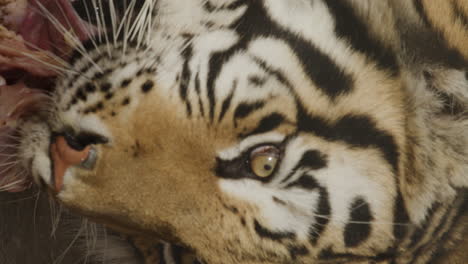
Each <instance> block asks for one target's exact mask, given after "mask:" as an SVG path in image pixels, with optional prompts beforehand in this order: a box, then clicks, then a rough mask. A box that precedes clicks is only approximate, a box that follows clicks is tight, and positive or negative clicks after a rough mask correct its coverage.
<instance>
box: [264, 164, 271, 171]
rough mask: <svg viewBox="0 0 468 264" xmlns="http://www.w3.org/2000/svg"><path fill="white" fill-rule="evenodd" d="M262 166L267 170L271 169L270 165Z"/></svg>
mask: <svg viewBox="0 0 468 264" xmlns="http://www.w3.org/2000/svg"><path fill="white" fill-rule="evenodd" d="M263 168H264V169H265V170H267V171H269V170H271V166H270V165H264V166H263Z"/></svg>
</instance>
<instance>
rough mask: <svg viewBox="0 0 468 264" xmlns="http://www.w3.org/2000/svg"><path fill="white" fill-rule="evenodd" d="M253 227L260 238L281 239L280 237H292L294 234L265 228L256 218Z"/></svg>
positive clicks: (294, 236)
mask: <svg viewBox="0 0 468 264" xmlns="http://www.w3.org/2000/svg"><path fill="white" fill-rule="evenodd" d="M254 228H255V232H256V233H257V235H259V236H260V237H262V238H267V239H271V240H281V239H294V238H296V234H294V233H293V232H275V231H271V230H269V229H267V228H266V227H264V226H262V225H261V224H260V223H259V222H258V221H257V220H256V219H255V220H254Z"/></svg>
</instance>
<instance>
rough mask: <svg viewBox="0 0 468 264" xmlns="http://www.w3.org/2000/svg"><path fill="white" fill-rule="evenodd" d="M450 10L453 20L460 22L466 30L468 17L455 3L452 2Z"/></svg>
mask: <svg viewBox="0 0 468 264" xmlns="http://www.w3.org/2000/svg"><path fill="white" fill-rule="evenodd" d="M452 9H453V13H454V16H455V19H456V20H458V21H460V22H461V23H462V24H463V26H464V27H465V28H468V16H467V14H466V13H465V12H464V9H463V8H462V7H461V6H460V5H459V4H458V2H457V1H452Z"/></svg>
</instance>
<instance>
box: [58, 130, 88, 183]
mask: <svg viewBox="0 0 468 264" xmlns="http://www.w3.org/2000/svg"><path fill="white" fill-rule="evenodd" d="M89 149H90V146H86V147H85V148H84V149H83V150H82V151H78V150H75V149H73V148H71V147H70V146H69V145H68V143H67V141H66V140H65V138H64V137H62V136H60V137H57V138H56V139H55V142H53V143H52V144H51V146H50V154H51V158H52V161H53V164H54V171H53V177H54V183H55V186H54V187H55V191H56V192H60V191H61V190H62V187H63V178H64V176H65V171H66V170H67V169H68V168H69V167H70V166H75V165H78V164H80V163H82V162H83V161H85V160H86V158H87V157H88V155H89Z"/></svg>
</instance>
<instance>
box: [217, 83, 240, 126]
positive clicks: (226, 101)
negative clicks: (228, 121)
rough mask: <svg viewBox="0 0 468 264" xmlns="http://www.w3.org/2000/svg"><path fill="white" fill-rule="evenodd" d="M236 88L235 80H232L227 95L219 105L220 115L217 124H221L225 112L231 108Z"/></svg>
mask: <svg viewBox="0 0 468 264" xmlns="http://www.w3.org/2000/svg"><path fill="white" fill-rule="evenodd" d="M236 88H237V80H234V81H233V83H232V89H231V92H230V93H229V95H228V96H227V97H226V99H224V101H223V104H222V105H221V113H220V114H219V118H218V122H221V121H222V120H223V118H224V115H225V114H226V112H227V110H228V109H229V107H230V106H231V101H232V97H233V96H234V92H235V91H236Z"/></svg>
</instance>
